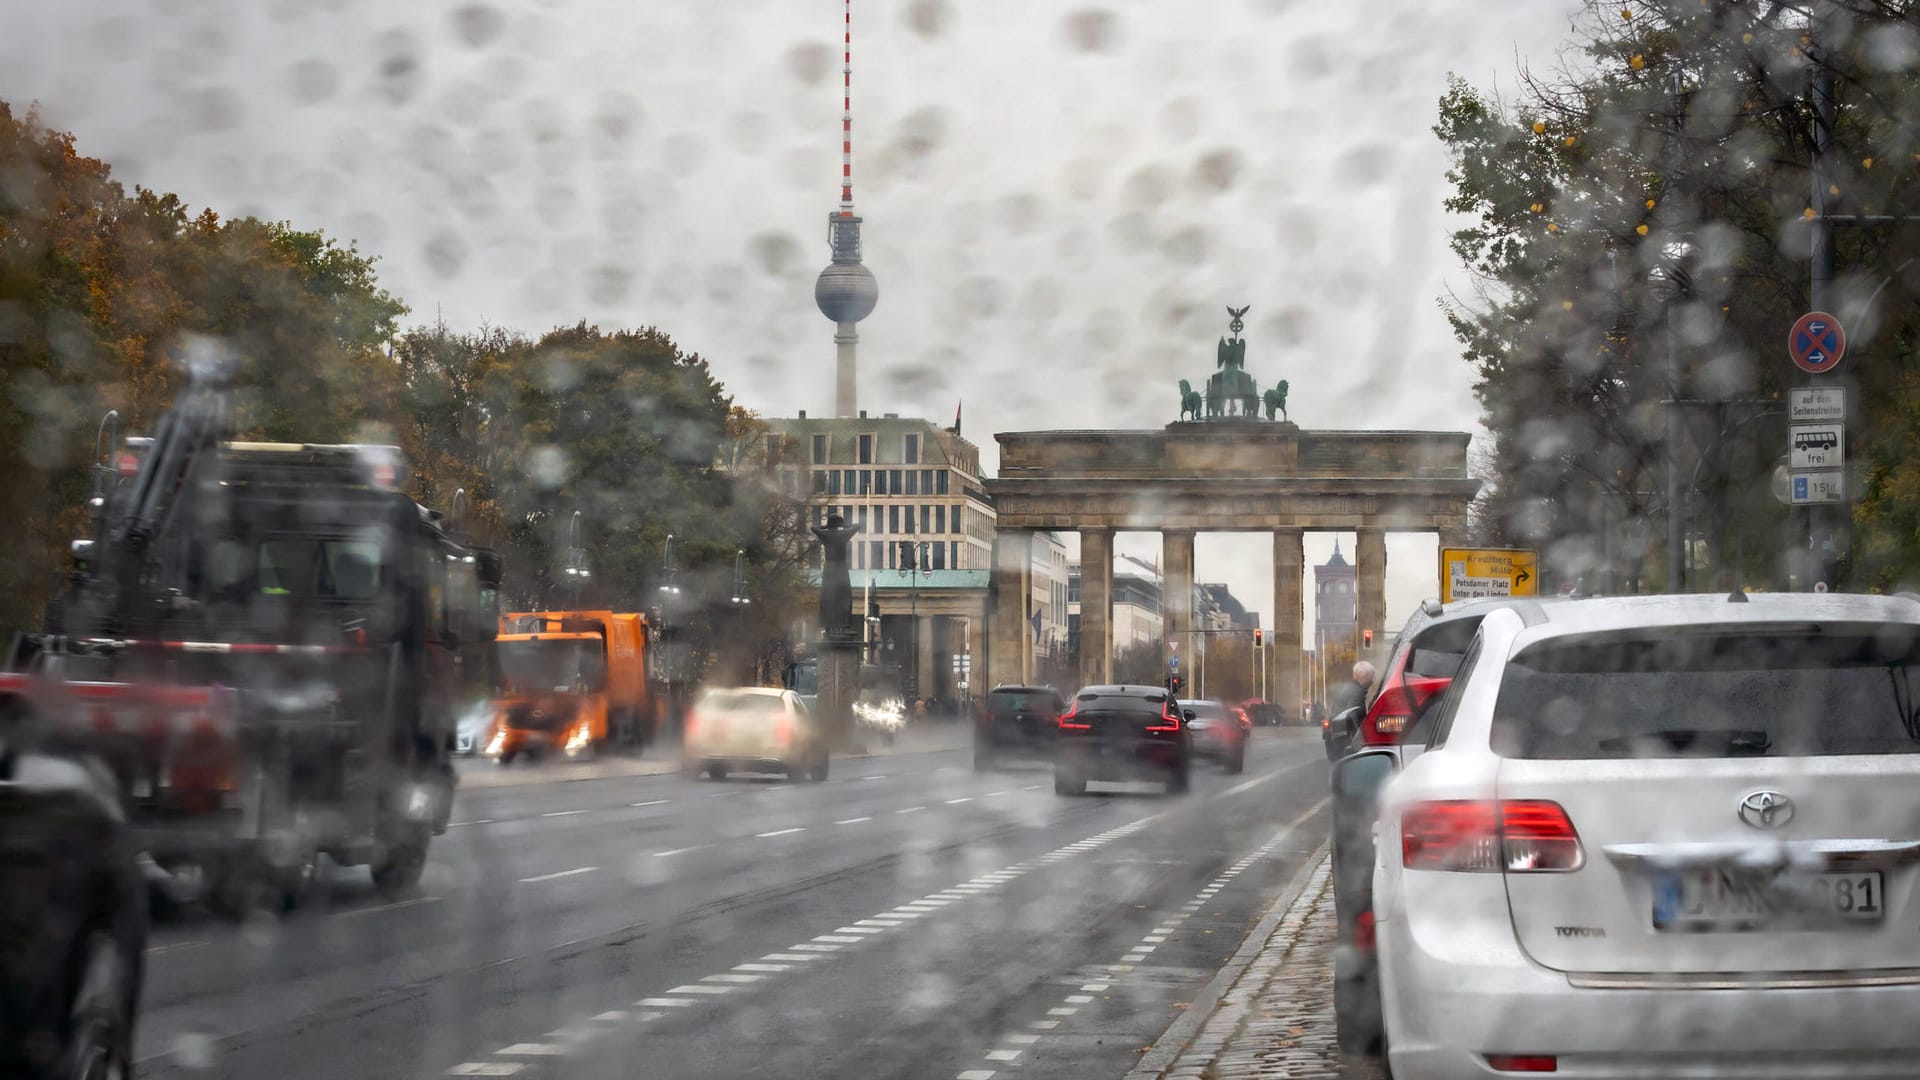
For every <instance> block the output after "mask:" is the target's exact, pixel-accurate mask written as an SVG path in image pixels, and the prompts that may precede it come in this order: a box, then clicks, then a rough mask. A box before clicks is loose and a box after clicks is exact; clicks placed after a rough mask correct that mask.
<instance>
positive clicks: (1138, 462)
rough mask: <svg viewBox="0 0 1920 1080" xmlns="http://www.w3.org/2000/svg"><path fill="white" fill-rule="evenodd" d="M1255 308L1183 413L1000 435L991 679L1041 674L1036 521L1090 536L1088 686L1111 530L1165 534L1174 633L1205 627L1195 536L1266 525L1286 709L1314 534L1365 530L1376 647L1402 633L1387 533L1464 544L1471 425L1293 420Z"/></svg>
mask: <svg viewBox="0 0 1920 1080" xmlns="http://www.w3.org/2000/svg"><path fill="white" fill-rule="evenodd" d="M1246 310H1247V309H1246V308H1240V309H1238V310H1235V309H1232V308H1229V309H1228V311H1229V313H1230V314H1232V315H1233V324H1232V334H1233V336H1232V337H1231V338H1223V339H1221V341H1220V346H1219V358H1218V361H1217V363H1216V367H1217V369H1218V370H1217V371H1216V372H1215V374H1214V375H1213V376H1212V377H1211V378H1210V379H1209V380H1208V383H1207V391H1206V393H1205V394H1204V395H1202V394H1201V393H1200V392H1199V391H1195V390H1192V389H1190V388H1189V387H1188V385H1187V384H1186V383H1185V382H1184V381H1183V382H1182V383H1181V406H1182V409H1181V413H1182V419H1181V420H1179V421H1177V422H1175V423H1171V424H1168V425H1167V426H1166V427H1165V428H1163V429H1159V430H1152V429H1149V430H1134V431H1019V432H1002V433H1000V434H997V435H995V436H994V438H995V439H996V440H997V441H998V442H999V444H1000V470H999V476H998V477H997V478H996V479H993V480H988V481H987V482H986V486H987V492H988V494H989V495H991V496H992V498H993V502H994V511H995V515H996V525H997V528H998V535H997V537H996V541H995V545H994V552H995V553H994V567H993V579H992V585H993V587H992V593H993V598H992V605H991V615H990V616H989V627H988V637H989V641H988V643H987V646H988V663H989V670H988V680H987V685H989V686H991V685H994V684H998V683H1019V682H1027V681H1029V680H1031V679H1032V677H1033V639H1032V629H1031V623H1030V622H1029V618H1030V615H1031V611H1030V604H1031V599H1030V598H1031V596H1032V578H1031V575H1032V564H1033V560H1032V556H1031V551H1032V536H1031V533H1032V531H1033V530H1038V529H1046V530H1053V531H1058V532H1077V533H1078V534H1079V536H1080V562H1081V569H1080V681H1081V684H1082V685H1092V684H1096V683H1102V682H1109V681H1111V679H1112V661H1113V641H1112V631H1113V621H1112V591H1113V538H1114V533H1116V532H1122V531H1125V532H1135V531H1139V532H1159V533H1160V534H1161V544H1162V558H1161V570H1162V574H1163V584H1162V592H1161V596H1162V600H1161V603H1162V615H1163V618H1164V620H1165V625H1166V636H1167V638H1168V639H1169V640H1173V641H1181V640H1185V639H1184V635H1186V634H1187V633H1188V632H1189V631H1192V630H1193V629H1195V627H1194V625H1193V586H1194V576H1193V575H1194V559H1193V545H1194V536H1195V534H1196V533H1200V532H1266V533H1271V534H1272V536H1273V617H1272V627H1273V629H1272V630H1271V631H1270V634H1271V648H1272V649H1273V654H1272V661H1271V667H1270V669H1269V670H1270V673H1271V674H1270V678H1271V682H1272V688H1273V701H1274V702H1275V703H1276V704H1277V705H1279V706H1280V707H1281V709H1282V710H1283V712H1285V713H1286V714H1288V715H1290V716H1291V715H1295V710H1297V709H1298V708H1299V703H1300V700H1301V696H1300V692H1301V688H1300V667H1301V665H1300V644H1301V642H1300V635H1301V621H1302V597H1301V586H1302V577H1303V573H1304V570H1305V567H1304V562H1305V554H1304V550H1303V541H1304V536H1305V533H1306V532H1307V531H1309V530H1328V531H1342V532H1352V533H1354V534H1355V535H1356V538H1357V542H1356V544H1355V559H1354V562H1355V571H1356V575H1357V578H1358V584H1359V590H1360V592H1359V597H1358V601H1359V603H1358V611H1357V616H1358V619H1357V621H1358V624H1359V626H1360V627H1362V628H1365V629H1372V630H1373V631H1374V633H1375V636H1376V638H1377V639H1378V640H1381V641H1385V640H1387V639H1388V638H1390V637H1391V635H1392V633H1393V632H1394V631H1395V630H1397V629H1398V628H1397V627H1389V626H1387V625H1385V621H1386V617H1387V610H1386V609H1387V598H1386V567H1387V546H1386V534H1387V533H1389V532H1433V533H1438V534H1439V535H1440V540H1441V543H1442V544H1443V545H1444V546H1453V545H1456V544H1458V543H1459V542H1461V540H1462V539H1463V528H1464V525H1465V519H1466V512H1467V504H1468V503H1469V502H1470V501H1471V500H1472V499H1473V497H1474V496H1475V494H1477V493H1478V492H1479V490H1480V481H1478V480H1475V479H1473V478H1472V477H1470V476H1468V475H1467V443H1468V440H1469V438H1470V436H1469V435H1468V433H1466V432H1456V431H1312V430H1303V429H1301V428H1300V427H1298V426H1296V425H1294V424H1293V423H1291V422H1288V421H1287V420H1285V419H1284V417H1285V414H1286V394H1287V384H1286V383H1285V382H1284V381H1282V382H1280V383H1279V384H1278V385H1277V386H1276V387H1274V388H1273V389H1271V390H1268V391H1266V392H1265V393H1264V394H1261V393H1259V392H1257V387H1256V386H1255V385H1254V383H1253V380H1252V378H1251V377H1250V376H1248V375H1247V373H1246V371H1245V369H1244V356H1245V348H1246V343H1245V341H1243V340H1242V339H1241V338H1240V336H1239V334H1240V330H1241V329H1242V324H1241V321H1240V316H1241V315H1242V314H1244V313H1245V312H1246ZM1262 404H1264V405H1265V407H1266V415H1265V416H1264V417H1263V416H1261V415H1260V414H1259V411H1258V410H1259V407H1260V406H1261V405H1262ZM1276 412H1277V413H1279V414H1280V416H1281V417H1282V419H1280V420H1275V419H1274V418H1273V417H1274V415H1275V413H1276ZM1062 689H1070V688H1062Z"/></svg>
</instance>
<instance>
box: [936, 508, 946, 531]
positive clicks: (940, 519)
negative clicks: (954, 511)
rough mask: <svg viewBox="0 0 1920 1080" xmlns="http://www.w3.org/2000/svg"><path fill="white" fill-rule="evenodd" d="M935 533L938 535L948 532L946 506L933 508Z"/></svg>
mask: <svg viewBox="0 0 1920 1080" xmlns="http://www.w3.org/2000/svg"><path fill="white" fill-rule="evenodd" d="M933 531H934V532H937V533H943V532H946V531H947V508H946V507H945V506H944V505H942V506H936V507H934V508H933Z"/></svg>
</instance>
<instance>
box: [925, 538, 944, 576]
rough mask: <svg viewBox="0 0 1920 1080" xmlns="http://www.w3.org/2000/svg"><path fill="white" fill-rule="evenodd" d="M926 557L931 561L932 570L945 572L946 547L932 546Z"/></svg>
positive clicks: (940, 545) (942, 545)
mask: <svg viewBox="0 0 1920 1080" xmlns="http://www.w3.org/2000/svg"><path fill="white" fill-rule="evenodd" d="M927 555H928V557H929V558H931V559H932V560H933V569H935V570H945V569H946V568H947V545H945V544H934V545H932V549H931V550H930V551H928V553H927Z"/></svg>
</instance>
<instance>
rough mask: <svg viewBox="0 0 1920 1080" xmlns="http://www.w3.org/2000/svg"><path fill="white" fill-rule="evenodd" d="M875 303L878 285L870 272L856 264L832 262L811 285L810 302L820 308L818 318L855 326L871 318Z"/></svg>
mask: <svg viewBox="0 0 1920 1080" xmlns="http://www.w3.org/2000/svg"><path fill="white" fill-rule="evenodd" d="M879 300H880V283H879V282H877V281H875V280H874V278H873V271H871V270H869V269H867V268H866V265H865V264H864V263H860V262H858V261H854V262H841V261H840V260H839V259H835V260H834V261H833V262H831V263H829V264H827V268H826V269H825V270H822V271H820V277H819V280H817V281H815V282H814V283H813V302H814V303H816V304H819V305H820V314H822V315H825V316H826V317H827V318H829V319H831V320H833V321H834V322H836V323H857V322H859V321H860V320H861V319H864V318H866V317H867V316H869V315H871V314H873V305H874V304H876V303H877V302H879Z"/></svg>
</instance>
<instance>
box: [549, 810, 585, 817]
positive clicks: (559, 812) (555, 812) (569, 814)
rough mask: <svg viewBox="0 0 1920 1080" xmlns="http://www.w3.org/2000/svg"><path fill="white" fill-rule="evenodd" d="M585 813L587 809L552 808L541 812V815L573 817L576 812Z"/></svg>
mask: <svg viewBox="0 0 1920 1080" xmlns="http://www.w3.org/2000/svg"><path fill="white" fill-rule="evenodd" d="M584 813H586V811H585V810H550V811H548V812H546V813H544V814H541V815H540V816H541V817H572V816H573V815H575V814H584Z"/></svg>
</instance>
